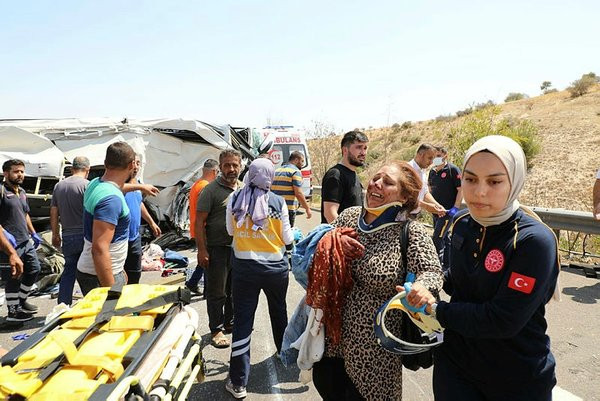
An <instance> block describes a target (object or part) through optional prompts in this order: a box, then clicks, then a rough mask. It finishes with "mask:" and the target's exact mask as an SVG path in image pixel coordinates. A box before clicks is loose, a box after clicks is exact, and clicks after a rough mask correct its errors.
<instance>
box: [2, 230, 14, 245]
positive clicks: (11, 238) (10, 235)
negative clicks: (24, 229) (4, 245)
mask: <svg viewBox="0 0 600 401" xmlns="http://www.w3.org/2000/svg"><path fill="white" fill-rule="evenodd" d="M2 231H4V236H5V237H6V239H7V240H8V242H10V244H11V245H12V247H13V248H16V247H17V240H16V239H15V236H14V235H12V234H11V233H9V232H8V231H6V230H5V229H2Z"/></svg>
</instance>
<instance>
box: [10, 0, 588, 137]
mask: <svg viewBox="0 0 600 401" xmlns="http://www.w3.org/2000/svg"><path fill="white" fill-rule="evenodd" d="M599 15H600V2H598V1H591V0H590V1H577V0H575V1H569V2H566V1H564V0H563V1H553V0H549V1H529V2H524V1H511V0H507V1H502V2H500V1H497V2H493V3H492V2H490V1H456V0H454V1H434V0H412V1H400V0H397V1H371V2H366V1H365V2H358V1H328V2H326V1H310V0H306V1H302V2H300V1H297V2H291V1H235V2H234V1H220V2H200V1H175V0H171V1H166V0H165V1H123V0H122V1H106V0H104V1H82V0H79V1H29V2H25V1H21V2H17V1H13V2H3V3H2V4H1V5H0V24H1V28H0V118H42V117H124V116H129V117H139V118H146V117H148V118H158V117H186V118H187V117H189V118H196V119H199V120H203V121H207V122H210V123H214V124H220V123H229V124H232V125H237V126H253V127H258V126H262V125H265V124H266V123H267V122H268V121H270V122H271V123H282V124H283V123H285V124H293V125H296V126H310V125H311V121H315V120H317V121H323V122H326V123H328V124H330V125H333V126H334V127H335V128H336V129H337V130H344V129H351V128H355V127H369V126H374V127H379V126H384V125H387V124H388V122H389V123H390V124H391V123H394V122H402V121H405V120H412V121H417V120H422V119H427V118H433V117H435V116H438V115H440V114H448V113H453V112H455V111H456V110H458V109H463V108H465V107H466V106H468V105H469V104H470V103H473V102H482V101H486V100H488V99H492V100H494V101H497V102H501V101H502V100H503V99H504V98H505V97H506V95H507V94H508V93H509V92H513V91H519V92H525V93H528V94H529V95H536V94H539V92H540V90H539V85H540V84H541V82H542V81H544V80H549V81H552V83H553V84H554V86H555V87H557V88H559V89H564V88H565V87H566V86H567V85H568V84H569V83H570V82H571V81H573V80H575V79H577V78H579V77H580V76H581V74H583V73H587V72H590V71H594V72H596V73H599V74H600V51H599V50H600V49H599V46H598V38H599V37H600V23H598V16H599Z"/></svg>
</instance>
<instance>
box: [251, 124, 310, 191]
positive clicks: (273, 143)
mask: <svg viewBox="0 0 600 401" xmlns="http://www.w3.org/2000/svg"><path fill="white" fill-rule="evenodd" d="M254 131H255V133H256V135H257V136H258V139H259V140H258V142H259V143H261V145H260V148H264V149H268V150H267V151H266V153H267V154H268V155H269V159H271V161H272V162H273V164H274V165H275V168H278V167H281V165H282V164H283V163H286V162H287V161H288V158H289V157H290V154H291V153H292V152H295V151H298V152H300V153H302V154H303V155H304V166H302V168H301V169H300V171H301V172H302V192H303V193H304V196H305V197H306V198H307V199H310V198H311V197H312V169H311V164H310V155H309V154H308V145H307V144H306V132H305V131H304V130H301V129H297V128H294V127H293V126H291V125H268V126H266V127H264V128H262V129H255V130H254Z"/></svg>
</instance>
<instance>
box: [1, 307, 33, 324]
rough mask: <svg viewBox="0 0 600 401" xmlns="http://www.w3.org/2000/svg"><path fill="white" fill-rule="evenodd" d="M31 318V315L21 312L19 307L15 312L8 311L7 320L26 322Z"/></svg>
mask: <svg viewBox="0 0 600 401" xmlns="http://www.w3.org/2000/svg"><path fill="white" fill-rule="evenodd" d="M31 319H33V315H31V314H29V313H25V312H23V311H22V310H21V309H19V310H17V311H16V312H14V311H13V312H10V311H9V312H8V317H7V318H6V321H7V322H26V321H28V320H31Z"/></svg>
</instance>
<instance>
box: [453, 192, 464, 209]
mask: <svg viewBox="0 0 600 401" xmlns="http://www.w3.org/2000/svg"><path fill="white" fill-rule="evenodd" d="M462 198H463V196H462V187H458V188H456V199H455V200H454V207H457V208H459V209H460V206H461V205H462Z"/></svg>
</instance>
